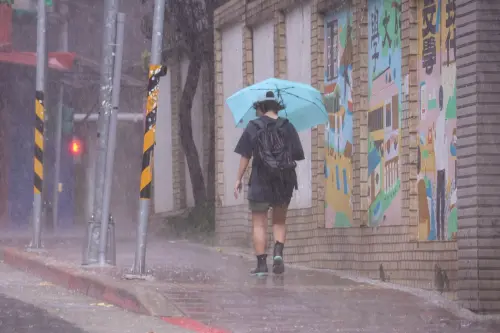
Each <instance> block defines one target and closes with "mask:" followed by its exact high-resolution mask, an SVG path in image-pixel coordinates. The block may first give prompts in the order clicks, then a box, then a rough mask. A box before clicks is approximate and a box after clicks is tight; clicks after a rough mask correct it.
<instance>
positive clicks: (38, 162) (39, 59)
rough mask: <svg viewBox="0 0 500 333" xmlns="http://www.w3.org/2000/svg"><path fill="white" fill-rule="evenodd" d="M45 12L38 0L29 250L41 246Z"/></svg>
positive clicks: (37, 249)
mask: <svg viewBox="0 0 500 333" xmlns="http://www.w3.org/2000/svg"><path fill="white" fill-rule="evenodd" d="M45 30H46V12H45V0H38V14H37V39H36V82H35V83H36V93H35V126H34V127H35V140H34V141H35V148H34V161H33V171H34V175H33V176H34V180H33V187H34V197H33V221H32V223H33V238H32V239H31V244H30V246H29V247H28V249H29V250H33V251H39V250H41V248H42V235H41V234H42V187H43V144H44V137H43V135H44V121H45V118H44V117H45V100H44V90H45V89H44V88H45V68H46V66H47V56H46V54H45V52H46V49H45V46H46V36H45Z"/></svg>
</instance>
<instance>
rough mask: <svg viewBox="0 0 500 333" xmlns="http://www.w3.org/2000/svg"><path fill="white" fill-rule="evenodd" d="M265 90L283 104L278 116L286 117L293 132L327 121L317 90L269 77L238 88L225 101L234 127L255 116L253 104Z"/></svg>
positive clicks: (242, 125)
mask: <svg viewBox="0 0 500 333" xmlns="http://www.w3.org/2000/svg"><path fill="white" fill-rule="evenodd" d="M268 91H272V92H273V93H274V96H275V97H276V100H277V101H278V102H279V103H280V104H282V105H283V106H284V109H283V110H281V111H279V113H278V115H279V116H280V117H283V118H288V120H289V121H290V122H291V123H292V124H293V125H294V126H295V128H296V129H297V131H303V130H306V129H310V128H312V127H314V126H316V125H320V124H325V123H327V122H328V113H327V111H326V108H325V105H324V103H323V97H322V95H321V93H320V92H319V91H318V90H317V89H315V88H313V87H312V86H310V85H308V84H304V83H299V82H293V81H287V80H280V79H276V78H270V79H267V80H264V81H261V82H259V83H256V84H254V85H251V86H249V87H246V88H244V89H241V90H240V91H238V92H236V93H235V94H233V95H232V96H231V97H229V98H228V99H227V100H226V103H227V105H228V107H229V109H230V110H231V112H232V114H233V117H234V122H235V124H236V126H237V127H240V128H245V127H246V126H247V125H248V123H249V122H250V121H251V120H253V119H255V118H257V115H256V113H255V108H254V103H255V102H258V101H260V100H262V99H263V96H265V95H266V92H268Z"/></svg>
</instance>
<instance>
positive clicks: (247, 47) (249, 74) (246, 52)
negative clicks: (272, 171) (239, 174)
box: [242, 26, 254, 247]
mask: <svg viewBox="0 0 500 333" xmlns="http://www.w3.org/2000/svg"><path fill="white" fill-rule="evenodd" d="M242 60H243V85H244V86H245V87H246V86H250V85H252V84H253V83H254V77H253V75H254V71H253V32H252V28H250V27H248V26H245V27H243V59H242ZM251 172H252V163H250V164H249V165H248V169H247V172H246V173H245V175H244V178H243V179H244V184H245V185H244V186H243V191H244V195H245V199H246V198H247V196H248V186H246V185H247V184H248V182H249V180H250V173H251ZM247 220H248V234H249V235H251V233H252V213H251V212H250V210H248V211H247ZM249 240H250V242H249V244H248V245H249V246H250V247H251V243H252V241H251V237H249Z"/></svg>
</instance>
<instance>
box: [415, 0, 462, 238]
mask: <svg viewBox="0 0 500 333" xmlns="http://www.w3.org/2000/svg"><path fill="white" fill-rule="evenodd" d="M455 9H456V7H455V0H420V1H419V4H418V13H419V17H418V22H419V60H420V61H419V64H421V65H420V66H419V68H418V77H419V83H420V94H419V110H420V121H419V125H418V143H419V146H418V161H417V168H418V176H417V190H418V211H419V228H418V234H419V239H420V240H450V239H454V237H455V235H456V232H457V207H456V202H457V190H456V183H455V175H456V142H457V135H456V125H457V124H456V119H457V114H456V89H457V87H456V64H455V55H456V46H455Z"/></svg>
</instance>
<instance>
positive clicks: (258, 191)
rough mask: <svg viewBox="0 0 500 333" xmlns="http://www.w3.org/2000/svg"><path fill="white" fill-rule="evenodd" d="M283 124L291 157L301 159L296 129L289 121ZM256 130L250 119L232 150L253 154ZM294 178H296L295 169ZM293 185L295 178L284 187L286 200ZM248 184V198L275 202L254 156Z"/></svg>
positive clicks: (289, 196) (271, 120) (247, 154)
mask: <svg viewBox="0 0 500 333" xmlns="http://www.w3.org/2000/svg"><path fill="white" fill-rule="evenodd" d="M260 119H262V120H263V121H264V122H265V123H266V124H268V123H275V124H276V122H277V120H276V119H273V118H270V117H267V116H262V117H260ZM283 126H284V127H283V128H284V130H285V140H286V144H287V145H288V146H289V148H290V150H291V153H292V159H293V160H294V161H302V160H303V159H304V158H305V157H304V150H303V149H302V144H301V143H300V138H299V134H298V133H297V130H296V129H295V127H294V126H293V125H292V124H291V123H290V122H287V123H286V124H285V125H283ZM257 131H258V128H257V125H256V124H255V123H254V122H252V121H251V122H250V123H249V124H248V125H247V127H246V128H245V131H244V132H243V134H242V135H241V138H240V140H239V141H238V143H237V144H236V148H235V149H234V152H235V153H237V154H239V155H241V156H244V157H247V158H251V157H252V156H253V155H254V152H255V150H256V149H257V145H256V137H257ZM294 178H295V179H296V175H295V171H294ZM295 185H297V183H296V180H295V183H293V184H290V186H288V187H287V188H286V189H285V191H286V193H283V194H282V197H284V198H287V200H288V201H290V199H291V198H292V194H293V190H294V187H295ZM248 186H249V187H248V200H252V201H257V202H269V203H277V202H273V201H274V199H273V198H275V196H274V195H273V191H275V189H273V188H272V187H271V186H270V185H269V184H268V183H267V182H265V181H263V180H262V178H261V177H259V163H258V160H257V159H255V158H254V159H253V160H252V173H251V175H250V182H249V184H248Z"/></svg>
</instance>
